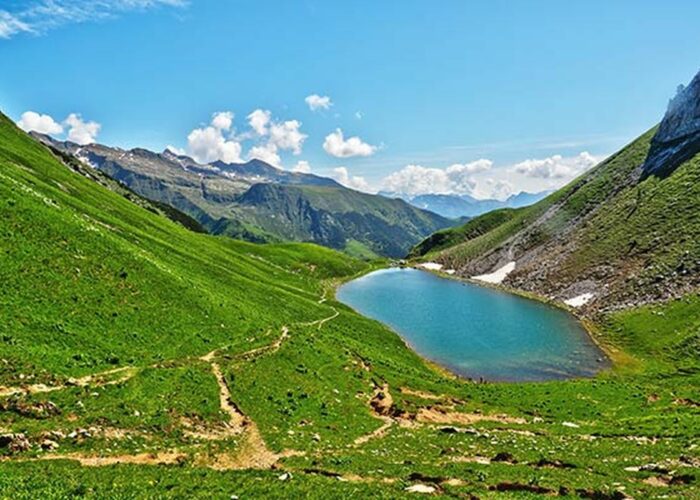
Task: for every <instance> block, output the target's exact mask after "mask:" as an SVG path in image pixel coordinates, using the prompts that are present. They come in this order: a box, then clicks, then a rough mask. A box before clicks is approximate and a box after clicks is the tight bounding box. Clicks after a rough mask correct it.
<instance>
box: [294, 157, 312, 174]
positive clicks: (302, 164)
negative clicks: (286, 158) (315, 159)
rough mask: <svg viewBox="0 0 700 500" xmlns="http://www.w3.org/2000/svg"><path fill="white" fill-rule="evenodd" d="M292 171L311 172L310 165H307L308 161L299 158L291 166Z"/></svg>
mask: <svg viewBox="0 0 700 500" xmlns="http://www.w3.org/2000/svg"><path fill="white" fill-rule="evenodd" d="M292 172H297V173H300V174H310V173H311V165H309V162H308V161H304V160H299V161H298V162H297V164H296V165H294V167H292Z"/></svg>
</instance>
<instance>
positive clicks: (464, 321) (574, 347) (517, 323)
mask: <svg viewBox="0 0 700 500" xmlns="http://www.w3.org/2000/svg"><path fill="white" fill-rule="evenodd" d="M337 298H338V300H340V301H341V302H343V303H345V304H347V305H349V306H350V307H352V308H354V309H355V310H357V311H358V312H360V313H362V314H364V315H365V316H369V317H371V318H374V319H377V320H379V321H381V322H383V323H385V324H386V325H389V326H390V327H392V328H393V329H394V330H395V331H397V332H398V333H399V334H400V335H401V336H402V337H403V338H404V340H405V341H406V342H407V343H408V344H409V345H410V346H411V347H412V348H413V349H414V350H415V351H416V352H418V353H419V354H420V355H422V356H424V357H425V358H427V359H430V360H432V361H435V362H436V363H438V364H440V365H442V366H444V367H446V368H447V369H449V370H451V371H452V372H454V373H456V374H458V375H461V376H465V377H470V378H475V379H478V378H484V379H486V380H508V381H536V380H551V379H565V378H573V377H589V376H592V375H594V374H595V373H596V372H597V371H599V370H600V369H602V368H604V367H607V366H609V362H608V361H607V359H606V358H605V355H604V354H603V352H602V351H601V350H600V348H599V347H598V346H597V345H596V344H595V343H594V342H593V341H592V340H591V338H590V337H589V336H588V334H587V333H586V331H585V330H584V329H583V327H582V326H581V325H580V323H579V322H578V321H577V320H576V319H575V318H574V317H573V316H572V315H570V314H569V313H567V312H566V311H562V310H560V309H557V308H555V307H552V306H549V305H546V304H542V303H540V302H537V301H534V300H529V299H525V298H522V297H518V296H516V295H512V294H509V293H505V292H501V291H498V290H493V289H491V288H486V287H481V286H478V285H473V284H470V283H463V282H460V281H456V280H451V279H445V278H440V277H438V276H436V275H434V274H432V273H429V272H426V271H419V270H416V269H384V270H381V271H376V272H373V273H371V274H368V275H366V276H363V277H361V278H359V279H356V280H354V281H351V282H349V283H346V284H345V285H343V286H342V287H340V289H339V290H338V293H337Z"/></svg>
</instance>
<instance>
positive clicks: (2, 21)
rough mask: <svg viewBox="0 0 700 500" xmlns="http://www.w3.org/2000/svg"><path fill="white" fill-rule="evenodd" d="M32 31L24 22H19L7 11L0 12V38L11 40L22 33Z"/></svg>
mask: <svg viewBox="0 0 700 500" xmlns="http://www.w3.org/2000/svg"><path fill="white" fill-rule="evenodd" d="M29 31H32V29H31V28H30V27H29V25H28V24H27V23H25V22H22V21H20V20H19V19H18V18H16V17H15V16H13V15H12V14H10V13H9V12H7V11H4V10H0V38H12V37H13V36H14V35H16V34H18V33H22V32H29Z"/></svg>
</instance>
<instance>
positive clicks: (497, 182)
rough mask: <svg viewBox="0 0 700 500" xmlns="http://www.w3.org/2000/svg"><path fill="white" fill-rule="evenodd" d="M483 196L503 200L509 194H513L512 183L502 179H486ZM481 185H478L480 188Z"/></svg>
mask: <svg viewBox="0 0 700 500" xmlns="http://www.w3.org/2000/svg"><path fill="white" fill-rule="evenodd" d="M484 184H486V189H485V190H484V191H485V192H484V193H483V195H484V197H485V198H496V199H497V200H505V199H506V198H508V197H509V196H510V195H512V194H514V190H513V185H512V184H511V183H510V182H508V181H505V180H503V179H491V178H489V179H486V181H485V182H484ZM477 186H478V185H477ZM480 187H481V186H478V188H480Z"/></svg>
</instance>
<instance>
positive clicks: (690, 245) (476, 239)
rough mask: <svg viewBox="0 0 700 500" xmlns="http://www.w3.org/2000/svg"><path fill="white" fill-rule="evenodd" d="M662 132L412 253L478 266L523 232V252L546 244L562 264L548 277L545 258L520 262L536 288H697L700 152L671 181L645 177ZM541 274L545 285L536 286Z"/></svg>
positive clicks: (619, 291) (639, 292)
mask: <svg viewBox="0 0 700 500" xmlns="http://www.w3.org/2000/svg"><path fill="white" fill-rule="evenodd" d="M653 133H654V130H651V131H649V132H647V133H646V134H644V135H643V136H641V137H640V138H639V139H637V140H636V141H634V142H633V143H631V144H630V145H629V146H627V147H625V148H624V149H623V150H621V151H620V152H619V153H617V154H615V155H613V156H612V157H610V158H609V159H607V160H606V161H604V162H603V163H601V164H600V165H599V166H597V167H596V168H594V169H593V170H592V171H590V172H588V173H586V174H584V175H583V176H581V177H580V178H578V179H576V180H575V181H573V182H572V183H571V184H569V185H568V186H566V187H564V188H562V189H561V190H559V191H557V192H556V193H554V194H552V195H550V196H549V197H547V198H546V199H544V200H542V201H540V202H539V203H537V204H535V205H533V206H531V207H527V208H524V209H520V210H518V211H515V212H511V213H510V214H504V213H499V212H493V213H491V214H486V215H484V216H481V217H478V218H476V219H474V220H472V221H470V222H468V223H467V224H465V225H464V226H462V227H460V228H454V229H450V230H447V231H445V232H443V233H438V234H437V235H435V236H434V237H432V238H431V239H428V240H425V241H424V242H423V243H422V244H420V245H419V246H417V247H416V248H415V249H414V253H413V255H414V256H420V257H421V258H425V259H434V260H439V261H441V262H443V263H445V264H446V265H447V266H449V267H455V268H463V267H464V266H467V268H468V269H470V267H469V266H474V264H475V263H476V262H479V259H481V258H483V257H484V256H487V255H488V254H489V253H490V252H497V251H499V250H500V249H502V248H505V247H506V246H507V245H511V243H512V242H513V241H516V240H517V241H518V243H517V245H515V258H516V259H518V258H519V257H521V256H523V255H524V254H526V253H527V252H529V251H535V252H536V251H541V249H543V248H544V249H546V250H545V251H544V255H548V256H549V258H550V259H555V260H556V262H557V264H556V265H555V266H551V267H550V268H549V269H548V270H547V272H546V274H544V275H541V274H539V273H538V270H539V258H537V257H536V258H535V260H534V261H531V262H529V263H527V264H525V267H519V268H518V269H516V272H515V273H513V276H511V277H510V278H512V281H511V284H513V285H514V286H516V287H521V286H530V287H534V289H531V290H530V289H528V290H530V291H535V292H539V293H543V294H546V295H550V294H551V293H552V285H554V288H556V284H559V285H560V286H562V287H563V288H565V287H566V286H568V284H572V283H576V282H578V281H581V280H584V279H593V280H596V281H599V282H601V283H606V284H607V288H606V290H605V293H606V294H607V295H606V297H605V298H604V299H603V301H604V302H606V303H609V304H625V303H627V302H636V303H640V302H642V303H643V302H649V301H650V300H658V299H659V298H662V299H663V298H666V297H668V296H670V295H672V293H670V292H669V291H674V293H675V294H676V295H678V294H682V293H685V292H687V291H689V290H692V289H694V288H695V287H696V286H697V284H698V278H697V276H698V275H699V274H700V260H698V258H697V256H698V255H700V239H699V238H697V235H700V218H698V217H697V214H698V213H700V156H696V157H695V158H694V159H692V160H690V161H687V162H686V163H685V164H683V165H682V166H680V167H679V168H678V169H677V170H676V171H675V172H674V173H673V175H671V176H669V177H667V178H665V179H658V178H656V177H649V178H647V179H645V180H643V181H641V182H637V178H638V171H637V169H638V167H639V165H641V163H642V162H643V161H644V158H645V157H646V154H647V151H648V148H649V141H650V139H651V137H652V135H653ZM545 214H546V217H543V215H545ZM506 215H507V216H506ZM496 219H502V220H496ZM494 221H495V222H496V224H492V222H494ZM484 228H486V230H485V231H484ZM438 236H439V238H438ZM560 252H561V253H560ZM528 265H529V266H530V267H529V268H528V267H527V266H528ZM470 270H473V269H470ZM510 278H509V279H510ZM538 280H544V281H546V284H545V285H544V286H543V285H542V283H541V282H540V284H533V283H537V282H538ZM538 286H540V288H537V287H538Z"/></svg>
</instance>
